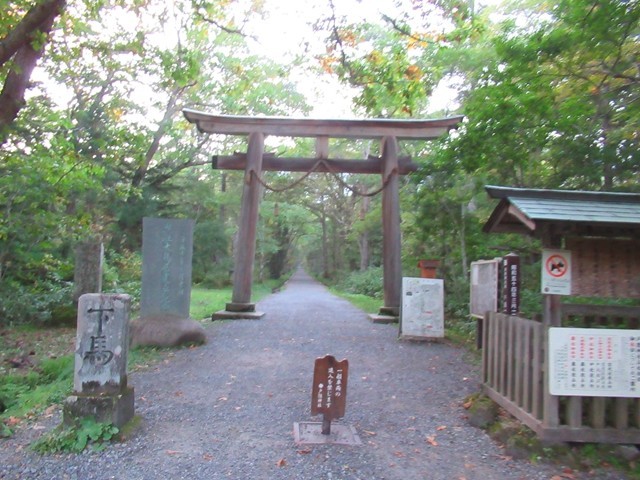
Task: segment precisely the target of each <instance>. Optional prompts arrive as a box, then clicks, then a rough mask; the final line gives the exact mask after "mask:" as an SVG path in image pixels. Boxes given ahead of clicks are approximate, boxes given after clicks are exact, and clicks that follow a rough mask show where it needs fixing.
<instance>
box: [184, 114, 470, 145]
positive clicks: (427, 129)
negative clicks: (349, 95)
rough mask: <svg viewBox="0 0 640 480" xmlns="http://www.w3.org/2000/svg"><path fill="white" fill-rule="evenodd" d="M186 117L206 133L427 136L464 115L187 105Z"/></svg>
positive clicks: (439, 132) (447, 127) (436, 134)
mask: <svg viewBox="0 0 640 480" xmlns="http://www.w3.org/2000/svg"><path fill="white" fill-rule="evenodd" d="M183 114H184V116H185V118H186V119H187V120H188V121H189V122H191V123H195V124H196V126H197V127H198V130H200V131H201V132H206V133H221V134H227V135H249V134H251V133H254V132H260V133H263V134H265V135H275V136H283V137H316V138H317V137H331V138H382V137H386V136H391V137H396V138H398V139H414V140H420V139H423V140H427V139H433V138H438V137H440V136H441V135H443V134H445V133H447V132H448V131H449V130H451V129H453V128H456V127H457V126H458V124H459V123H460V122H461V121H462V119H463V118H464V117H463V116H455V117H449V118H442V119H429V120H415V119H410V120H401V119H365V120H337V119H335V120H334V119H313V118H290V117H253V116H235V115H214V114H211V113H206V112H201V111H197V110H191V109H184V110H183Z"/></svg>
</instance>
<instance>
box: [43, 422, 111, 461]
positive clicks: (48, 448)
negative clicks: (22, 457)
mask: <svg viewBox="0 0 640 480" xmlns="http://www.w3.org/2000/svg"><path fill="white" fill-rule="evenodd" d="M118 433H119V429H118V427H116V426H115V425H112V424H110V423H100V422H96V421H95V420H94V419H93V418H90V417H86V418H82V419H80V420H79V422H78V424H77V425H75V426H72V427H65V426H64V425H60V426H59V427H58V428H56V429H54V430H52V431H51V432H49V433H47V434H45V435H44V436H43V437H42V438H40V439H38V440H37V441H36V442H35V443H34V444H33V445H32V448H33V449H34V450H35V451H36V452H38V453H40V454H43V455H44V454H51V453H62V452H64V453H80V452H82V451H83V450H84V449H85V448H87V447H89V446H90V447H91V448H92V449H93V450H95V451H100V450H102V449H104V447H105V446H106V444H107V443H109V442H111V441H112V440H114V439H116V438H117V437H116V436H117V435H118Z"/></svg>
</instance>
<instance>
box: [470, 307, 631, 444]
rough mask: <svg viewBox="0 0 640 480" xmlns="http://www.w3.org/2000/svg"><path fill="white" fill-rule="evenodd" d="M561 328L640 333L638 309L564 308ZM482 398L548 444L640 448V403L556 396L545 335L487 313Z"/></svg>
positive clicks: (540, 328) (539, 328) (532, 325)
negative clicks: (553, 390) (550, 387)
mask: <svg viewBox="0 0 640 480" xmlns="http://www.w3.org/2000/svg"><path fill="white" fill-rule="evenodd" d="M562 318H563V326H571V327H580V328H597V327H600V328H605V327H606V328H632V329H636V328H638V325H639V324H640V309H639V308H637V307H608V306H607V307H594V306H593V305H589V306H583V305H563V306H562ZM482 337H483V338H482V345H483V351H482V376H483V377H482V380H483V390H484V392H485V393H486V394H487V395H488V396H489V397H490V398H491V399H492V400H494V401H495V402H496V403H498V404H499V405H500V406H501V407H503V408H504V409H505V410H507V411H508V412H509V413H510V414H511V415H513V416H514V417H516V418H517V419H519V420H520V421H521V422H522V423H524V424H525V425H527V426H528V427H529V428H531V429H532V430H533V431H534V432H536V434H537V435H538V437H539V438H540V439H542V440H546V441H550V442H596V443H629V444H640V399H637V398H607V397H577V396H555V395H551V394H550V393H549V388H548V385H549V381H548V378H547V374H548V372H547V368H546V364H547V355H546V350H547V342H548V336H547V329H546V328H545V326H544V325H543V324H542V323H540V322H537V321H534V320H528V319H524V318H519V317H514V316H509V315H505V314H501V313H494V312H492V313H489V314H488V315H487V316H486V317H485V319H484V325H483V329H482Z"/></svg>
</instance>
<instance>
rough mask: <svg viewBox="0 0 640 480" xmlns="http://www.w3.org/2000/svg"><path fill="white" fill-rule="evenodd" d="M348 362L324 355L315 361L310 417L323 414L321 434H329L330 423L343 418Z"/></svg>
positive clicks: (345, 404) (345, 403)
mask: <svg viewBox="0 0 640 480" xmlns="http://www.w3.org/2000/svg"><path fill="white" fill-rule="evenodd" d="M348 375H349V361H348V360H347V359H344V360H342V361H340V362H338V361H336V359H335V357H333V356H331V355H326V356H325V357H323V358H318V359H316V362H315V366H314V370H313V388H312V389H311V415H318V414H320V413H322V414H323V419H322V434H323V435H329V434H330V433H331V421H332V420H335V419H336V418H341V417H344V412H345V409H346V406H347V378H348Z"/></svg>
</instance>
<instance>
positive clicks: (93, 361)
mask: <svg viewBox="0 0 640 480" xmlns="http://www.w3.org/2000/svg"><path fill="white" fill-rule="evenodd" d="M130 308H131V298H130V297H129V295H122V294H116V295H103V294H97V293H88V294H85V295H82V296H81V297H80V299H79V300H78V330H77V334H76V350H75V369H74V376H73V390H74V392H73V395H71V396H70V397H68V398H67V400H66V402H65V405H64V411H63V420H64V423H65V424H73V423H75V422H76V421H77V420H79V419H81V418H84V417H93V418H94V419H95V420H96V421H97V422H105V423H112V424H113V425H115V426H117V427H121V426H122V425H124V424H125V423H127V422H128V421H129V420H131V418H133V414H134V395H133V388H132V387H129V386H128V385H127V354H128V351H129V310H130Z"/></svg>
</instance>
